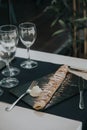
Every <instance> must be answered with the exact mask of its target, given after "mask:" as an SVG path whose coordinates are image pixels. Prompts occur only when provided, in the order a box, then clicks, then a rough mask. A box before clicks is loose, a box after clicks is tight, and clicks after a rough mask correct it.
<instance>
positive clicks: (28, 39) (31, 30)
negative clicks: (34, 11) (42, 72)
mask: <svg viewBox="0 0 87 130" xmlns="http://www.w3.org/2000/svg"><path fill="white" fill-rule="evenodd" d="M19 36H20V40H21V42H22V43H23V44H24V45H25V47H26V49H27V54H28V59H27V61H24V62H23V63H21V67H22V68H26V69H32V68H35V67H37V65H38V63H37V62H36V61H34V60H31V59H30V47H31V46H32V45H33V44H34V42H35V40H36V36H37V31H36V25H35V24H34V23H31V22H24V23H21V24H19Z"/></svg>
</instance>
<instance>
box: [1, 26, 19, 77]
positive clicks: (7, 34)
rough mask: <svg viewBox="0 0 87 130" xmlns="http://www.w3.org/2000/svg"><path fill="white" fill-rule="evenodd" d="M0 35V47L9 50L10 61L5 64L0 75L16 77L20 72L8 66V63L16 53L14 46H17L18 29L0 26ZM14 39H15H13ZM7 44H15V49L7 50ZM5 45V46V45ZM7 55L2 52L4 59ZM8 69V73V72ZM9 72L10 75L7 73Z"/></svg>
mask: <svg viewBox="0 0 87 130" xmlns="http://www.w3.org/2000/svg"><path fill="white" fill-rule="evenodd" d="M0 33H1V40H0V41H1V45H2V46H3V47H4V48H5V49H6V50H7V49H10V51H9V52H10V53H11V55H10V60H8V62H6V68H5V69H4V70H3V71H2V74H3V75H5V76H9V75H10V76H16V75H18V74H19V72H20V70H19V69H18V68H16V67H13V66H9V64H10V62H11V61H12V60H13V59H14V57H15V53H16V46H17V44H18V29H17V27H16V26H14V25H2V26H0ZM14 38H15V39H14ZM14 40H15V41H14ZM8 42H13V43H14V42H15V43H14V44H15V47H13V48H11V45H12V44H11V45H10V48H9V43H8ZM5 43H6V44H5ZM6 55H8V52H4V58H5V56H6ZM9 69H10V71H9ZM9 72H10V73H9Z"/></svg>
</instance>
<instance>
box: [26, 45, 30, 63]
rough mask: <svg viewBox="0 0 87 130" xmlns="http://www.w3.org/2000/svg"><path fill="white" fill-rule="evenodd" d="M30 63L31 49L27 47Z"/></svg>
mask: <svg viewBox="0 0 87 130" xmlns="http://www.w3.org/2000/svg"><path fill="white" fill-rule="evenodd" d="M27 55H28V61H30V47H27Z"/></svg>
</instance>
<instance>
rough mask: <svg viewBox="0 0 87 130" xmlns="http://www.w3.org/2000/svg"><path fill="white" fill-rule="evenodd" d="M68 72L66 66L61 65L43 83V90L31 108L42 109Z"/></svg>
mask: <svg viewBox="0 0 87 130" xmlns="http://www.w3.org/2000/svg"><path fill="white" fill-rule="evenodd" d="M67 72H68V66H67V65H62V66H61V67H60V68H59V69H58V70H57V71H56V72H55V73H54V74H53V75H52V76H51V77H50V78H49V81H48V83H47V84H44V88H43V91H42V92H41V93H40V95H39V97H38V98H37V99H36V101H35V102H34V105H33V108H34V109H36V110H40V109H43V108H44V107H45V106H46V104H47V103H48V102H49V101H50V99H51V98H52V96H53V94H54V93H55V92H56V90H57V89H58V88H59V87H60V85H61V83H62V82H63V81H64V79H65V77H66V74H67Z"/></svg>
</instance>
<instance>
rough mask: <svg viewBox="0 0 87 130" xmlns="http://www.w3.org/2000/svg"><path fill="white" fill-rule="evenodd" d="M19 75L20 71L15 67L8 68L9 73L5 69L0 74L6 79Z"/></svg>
mask: <svg viewBox="0 0 87 130" xmlns="http://www.w3.org/2000/svg"><path fill="white" fill-rule="evenodd" d="M19 73H20V70H19V69H18V68H16V67H10V71H9V69H8V68H5V69H4V70H3V71H2V74H3V75H4V76H6V77H9V76H16V75H18V74H19Z"/></svg>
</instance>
